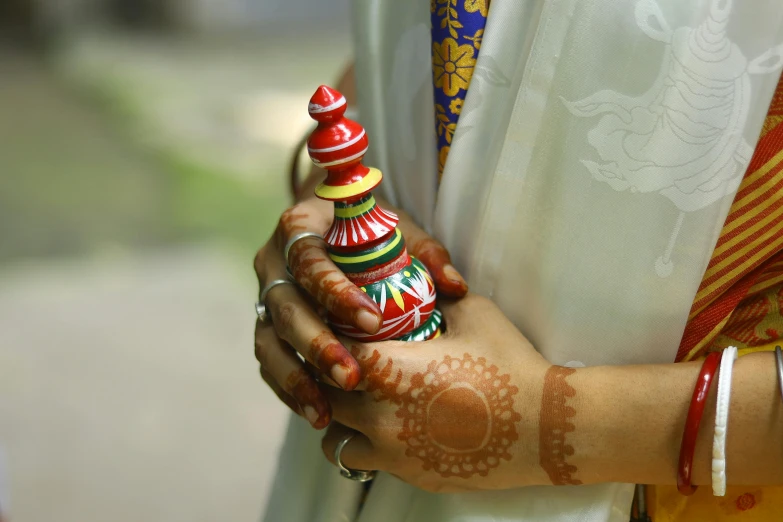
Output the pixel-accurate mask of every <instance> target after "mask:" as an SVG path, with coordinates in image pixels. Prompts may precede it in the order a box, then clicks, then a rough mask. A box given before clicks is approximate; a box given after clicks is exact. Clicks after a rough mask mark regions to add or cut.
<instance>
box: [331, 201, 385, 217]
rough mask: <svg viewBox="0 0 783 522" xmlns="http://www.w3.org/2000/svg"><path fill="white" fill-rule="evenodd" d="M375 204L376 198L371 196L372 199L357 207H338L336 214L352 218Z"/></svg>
mask: <svg viewBox="0 0 783 522" xmlns="http://www.w3.org/2000/svg"><path fill="white" fill-rule="evenodd" d="M374 205H375V198H374V197H372V196H370V199H368V200H367V201H365V202H364V203H362V204H361V205H356V206H355V207H347V208H337V207H335V209H334V215H335V216H337V217H339V218H352V217H356V216H360V215H362V214H364V213H365V212H367V211H368V210H370V209H371V208H372V207H373V206H374Z"/></svg>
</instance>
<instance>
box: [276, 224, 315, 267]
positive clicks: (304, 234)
mask: <svg viewBox="0 0 783 522" xmlns="http://www.w3.org/2000/svg"><path fill="white" fill-rule="evenodd" d="M306 237H317V238H318V239H321V240H323V236H322V235H321V234H316V233H315V232H302V233H301V234H297V235H295V236H294V237H292V238H291V239H289V240H288V243H286V244H285V248H284V249H283V259H285V264H286V265H288V254H289V253H290V252H291V247H293V246H294V243H296V242H297V241H299V240H300V239H304V238H306Z"/></svg>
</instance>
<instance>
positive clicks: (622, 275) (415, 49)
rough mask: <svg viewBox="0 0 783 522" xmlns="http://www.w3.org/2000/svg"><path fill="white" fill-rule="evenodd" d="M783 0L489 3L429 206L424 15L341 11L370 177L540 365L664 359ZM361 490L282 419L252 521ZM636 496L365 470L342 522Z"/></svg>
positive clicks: (770, 84)
mask: <svg viewBox="0 0 783 522" xmlns="http://www.w3.org/2000/svg"><path fill="white" fill-rule="evenodd" d="M779 1H780V0H756V1H754V2H739V1H734V2H732V1H730V0H635V1H622V2H618V1H614V0H493V1H492V6H491V9H490V14H489V19H488V21H487V27H486V32H485V36H484V39H483V41H482V45H481V51H480V54H479V57H478V61H477V65H476V70H475V72H474V75H473V80H472V82H471V85H470V89H469V91H468V95H467V97H466V100H465V103H464V105H463V109H462V113H461V116H460V121H459V125H458V127H457V132H456V134H455V136H454V139H453V142H452V146H451V151H450V154H449V159H448V162H447V164H446V167H445V171H444V175H443V182H442V184H441V186H440V189H439V190H438V192H437V205H436V204H435V203H436V190H435V186H436V183H435V175H436V174H435V172H436V162H437V158H436V155H435V138H434V123H433V121H434V120H433V118H434V116H433V114H434V110H433V101H432V82H431V70H430V36H429V15H430V13H429V9H428V7H429V5H428V2H425V1H424V0H354V13H355V19H354V27H355V38H356V69H357V78H358V82H359V106H360V113H361V116H362V117H361V122H362V123H363V125H364V126H365V127H366V130H367V133H368V136H369V137H370V151H369V154H368V155H367V161H366V163H367V164H368V165H372V166H376V167H379V168H380V169H381V170H382V171H383V172H384V174H385V181H384V184H383V187H384V190H385V191H386V195H387V196H388V197H389V198H390V199H391V201H392V202H393V203H395V204H397V205H399V206H401V207H403V208H404V209H405V210H407V211H408V212H409V213H411V214H412V215H413V216H414V217H415V218H416V219H417V220H418V221H419V222H420V223H422V224H424V225H425V226H426V227H427V228H429V229H430V230H432V231H433V232H434V233H435V235H436V236H437V237H438V238H439V239H440V240H441V241H443V242H444V243H445V245H446V246H447V247H448V248H449V249H450V251H451V252H452V254H453V258H454V261H455V264H456V265H457V267H458V268H459V269H460V270H461V271H462V273H463V274H465V275H467V278H468V281H469V283H470V286H471V290H472V291H474V292H478V293H481V294H483V295H485V296H488V297H490V298H492V299H493V300H494V301H495V302H496V303H497V304H498V305H499V306H500V307H501V308H502V309H503V311H504V312H505V313H506V315H507V316H508V317H509V318H510V319H511V320H512V321H513V322H514V324H516V326H517V327H518V328H520V330H521V331H522V332H523V333H524V334H525V335H526V336H527V337H528V338H529V339H530V340H531V341H532V342H533V345H534V346H536V348H537V349H538V350H539V351H540V352H541V353H542V354H543V355H544V356H545V357H546V358H547V359H548V360H550V361H552V362H554V363H558V364H565V363H568V364H569V365H570V366H581V365H588V366H589V365H596V364H630V363H644V362H671V361H673V359H674V356H675V354H676V350H677V347H678V345H679V340H680V337H681V335H682V332H683V329H684V327H685V323H686V320H687V316H688V311H689V309H690V306H691V303H692V300H693V297H694V295H695V293H696V290H697V288H698V285H699V282H700V281H701V278H702V275H703V272H704V269H705V267H706V266H707V263H708V261H709V258H710V255H711V253H712V249H713V247H714V245H715V241H716V239H717V236H718V234H719V233H720V230H721V227H722V225H723V222H724V220H725V217H726V213H727V212H728V209H729V206H730V205H731V202H732V199H733V196H734V193H735V192H736V189H737V186H738V184H739V182H740V181H741V179H742V175H743V173H744V171H745V168H746V167H747V165H748V162H749V161H750V157H751V155H752V151H753V148H754V147H755V144H756V142H757V140H758V135H759V132H760V129H761V125H762V123H763V120H764V117H765V115H766V111H767V108H768V106H769V102H770V99H771V96H772V94H773V91H774V88H775V85H776V83H777V79H778V74H779V72H780V67H781V64H783V10H781V9H780V3H779ZM433 209H434V212H433ZM360 488H361V486H360V485H358V484H353V483H351V482H350V481H347V480H345V479H342V478H341V477H339V475H338V474H337V471H336V470H335V469H334V468H333V467H332V466H331V465H330V464H328V463H327V462H326V460H325V459H324V458H323V457H322V456H321V453H320V434H318V433H316V432H314V431H313V430H311V429H310V428H309V427H308V426H307V425H306V424H305V423H304V422H302V421H300V420H299V419H294V420H293V421H292V424H291V427H290V430H289V435H288V439H287V442H286V447H285V448H284V449H283V453H282V456H281V461H280V472H279V475H278V479H277V481H276V483H275V490H274V491H273V495H272V500H271V503H270V507H269V510H268V512H267V515H266V520H267V521H268V522H278V521H281V520H285V521H286V522H310V521H312V520H345V521H351V520H354V515H355V510H356V499H357V498H358V495H359V492H360ZM632 496H633V486H632V485H630V484H599V485H594V486H577V487H557V488H555V487H532V488H525V489H518V490H509V491H497V492H483V493H472V494H469V495H462V494H454V495H434V494H429V493H425V492H423V491H419V490H416V489H414V488H412V487H410V486H408V485H406V484H404V483H402V482H400V481H399V480H397V479H395V478H393V477H391V476H388V475H385V474H380V476H379V477H378V478H377V479H376V481H375V484H374V485H373V487H372V490H371V492H370V494H369V496H368V498H367V501H366V503H365V505H364V508H363V509H362V512H361V515H360V516H359V521H360V522H414V521H416V522H418V521H427V522H484V521H487V522H489V521H499V520H503V521H509V522H511V521H513V522H522V521H536V522H547V521H555V520H557V521H580V522H603V521H612V522H614V521H618V522H619V521H622V522H626V521H627V520H628V513H629V508H630V504H631V499H632ZM324 503H325V504H324ZM321 505H326V508H323V509H321V508H320V507H319V506H321ZM330 517H331V518H330Z"/></svg>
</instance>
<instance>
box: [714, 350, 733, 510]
mask: <svg viewBox="0 0 783 522" xmlns="http://www.w3.org/2000/svg"><path fill="white" fill-rule="evenodd" d="M736 358H737V347H736V346H729V347H728V348H726V349H725V350H723V355H722V356H721V361H720V372H719V373H718V401H717V405H716V407H715V435H714V437H713V439H712V494H713V495H715V496H716V497H722V496H724V495H725V494H726V430H727V428H728V424H729V402H730V399H731V372H732V370H733V369H734V360H735V359H736Z"/></svg>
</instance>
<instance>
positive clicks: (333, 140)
mask: <svg viewBox="0 0 783 522" xmlns="http://www.w3.org/2000/svg"><path fill="white" fill-rule="evenodd" d="M345 109H346V101H345V97H344V96H343V95H342V94H340V93H339V92H338V91H336V90H335V89H332V88H330V87H327V86H325V85H322V86H320V87H319V88H318V89H317V90H316V91H315V94H314V95H313V97H312V98H310V105H309V106H308V112H309V114H310V117H311V118H313V119H314V120H316V121H317V122H318V127H317V128H316V129H315V130H314V131H313V133H312V134H311V135H310V138H309V139H308V141H307V151H308V153H309V154H310V158H311V159H312V160H313V163H315V164H316V165H317V166H319V167H322V168H324V169H326V171H327V176H326V179H325V180H324V182H323V183H321V184H320V185H318V187H317V188H316V189H315V195H316V196H318V197H319V198H321V199H324V200H328V201H333V202H334V221H333V223H332V226H331V227H330V228H329V230H327V231H326V233H325V234H324V240H325V241H326V244H327V247H326V248H327V251H328V252H329V257H331V258H332V261H334V263H335V264H336V265H337V267H338V268H339V269H340V270H342V271H343V272H344V273H345V275H346V276H347V277H348V279H350V280H351V281H352V282H353V283H354V284H356V285H357V286H359V287H360V288H361V289H362V290H363V291H364V292H366V293H367V295H369V296H370V297H372V299H373V300H374V301H375V302H376V303H377V304H378V306H379V307H380V309H381V311H382V312H383V323H382V325H381V329H380V331H378V333H376V334H373V335H370V334H367V333H364V332H362V331H360V330H358V329H356V328H354V327H353V326H351V325H347V324H343V323H341V322H339V320H337V318H336V317H329V322H330V323H331V324H332V326H333V327H334V328H335V329H336V330H337V331H339V332H341V333H343V334H345V335H347V336H349V337H353V338H355V339H359V340H362V341H383V340H389V339H398V340H403V341H424V340H427V339H434V338H435V337H437V336H439V335H440V324H441V320H442V316H441V313H440V312H439V311H438V310H437V309H436V308H435V286H434V284H433V282H432V278H431V277H430V274H429V272H428V271H427V269H426V268H425V267H424V265H423V264H422V263H421V262H420V261H419V260H418V259H416V258H414V257H412V256H409V255H408V251H407V249H406V248H405V239H404V238H403V237H402V233H400V231H399V230H398V229H397V221H398V218H397V215H396V214H394V213H393V212H389V211H388V210H384V209H382V208H381V207H380V206H378V204H377V203H376V201H375V198H374V197H373V196H372V193H371V191H372V189H374V188H375V187H377V186H378V185H379V184H380V183H381V179H382V178H383V175H382V174H381V171H380V170H378V169H375V168H372V167H365V166H364V165H362V158H363V157H364V155H365V153H366V152H367V147H368V141H367V135H366V134H365V132H364V128H363V127H362V126H361V125H359V124H358V123H357V122H355V121H353V120H350V119H348V118H345V117H344V114H345Z"/></svg>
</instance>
